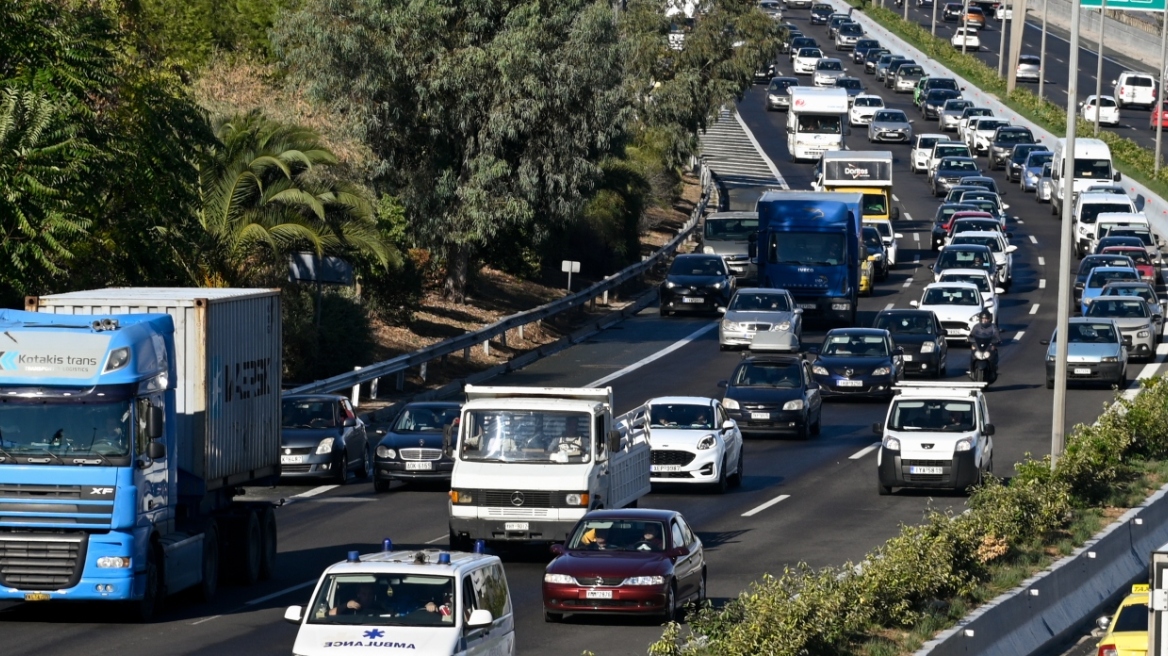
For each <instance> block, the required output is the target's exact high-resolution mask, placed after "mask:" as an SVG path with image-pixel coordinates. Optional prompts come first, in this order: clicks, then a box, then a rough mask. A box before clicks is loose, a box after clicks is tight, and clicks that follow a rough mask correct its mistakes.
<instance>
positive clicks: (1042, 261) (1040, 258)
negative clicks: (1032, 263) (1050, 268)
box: [1038, 255, 1046, 266]
mask: <svg viewBox="0 0 1168 656" xmlns="http://www.w3.org/2000/svg"><path fill="white" fill-rule="evenodd" d="M1038 266H1046V258H1045V257H1043V256H1041V255H1039V256H1038Z"/></svg>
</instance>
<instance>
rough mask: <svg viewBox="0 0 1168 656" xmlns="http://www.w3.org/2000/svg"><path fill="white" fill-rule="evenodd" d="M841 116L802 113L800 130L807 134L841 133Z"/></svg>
mask: <svg viewBox="0 0 1168 656" xmlns="http://www.w3.org/2000/svg"><path fill="white" fill-rule="evenodd" d="M840 121H841V119H840V117H839V116H829V115H825V114H800V115H799V132H803V133H806V134H840V133H841V129H840V124H841V122H840Z"/></svg>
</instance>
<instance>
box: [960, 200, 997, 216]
mask: <svg viewBox="0 0 1168 656" xmlns="http://www.w3.org/2000/svg"><path fill="white" fill-rule="evenodd" d="M961 202H963V203H969V204H970V205H975V206H977V207H979V208H981V209H983V210H985V211H987V212H989V213H990V214H993V213H995V212H997V211H998V203H997V202H996V201H993V200H990V199H988V198H970V199H969V200H965V199H962V200H961Z"/></svg>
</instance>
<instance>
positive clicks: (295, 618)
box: [284, 606, 304, 624]
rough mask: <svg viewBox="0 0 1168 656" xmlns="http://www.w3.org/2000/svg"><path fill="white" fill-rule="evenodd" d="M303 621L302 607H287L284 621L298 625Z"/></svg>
mask: <svg viewBox="0 0 1168 656" xmlns="http://www.w3.org/2000/svg"><path fill="white" fill-rule="evenodd" d="M303 619H304V606H289V607H288V608H287V609H286V610H285V611H284V621H285V622H288V623H289V624H299V623H300V622H301V621H302V620H303Z"/></svg>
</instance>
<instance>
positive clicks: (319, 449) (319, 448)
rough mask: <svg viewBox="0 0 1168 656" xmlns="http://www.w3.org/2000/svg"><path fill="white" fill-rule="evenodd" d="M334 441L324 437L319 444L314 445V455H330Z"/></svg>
mask: <svg viewBox="0 0 1168 656" xmlns="http://www.w3.org/2000/svg"><path fill="white" fill-rule="evenodd" d="M335 440H336V438H335V437H326V438H324V439H323V440H321V441H320V444H318V445H316V454H317V455H321V454H324V453H332V452H333V442H334V441H335Z"/></svg>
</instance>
